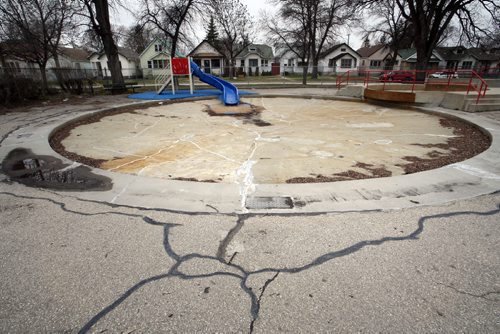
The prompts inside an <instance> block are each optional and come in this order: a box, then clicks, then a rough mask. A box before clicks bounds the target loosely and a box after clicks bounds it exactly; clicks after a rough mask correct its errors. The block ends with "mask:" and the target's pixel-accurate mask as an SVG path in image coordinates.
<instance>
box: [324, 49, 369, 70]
mask: <svg viewBox="0 0 500 334" xmlns="http://www.w3.org/2000/svg"><path fill="white" fill-rule="evenodd" d="M360 60H361V56H360V55H359V53H357V52H356V51H355V50H354V49H353V48H351V47H350V46H349V45H347V44H346V43H342V44H337V45H334V46H332V47H331V48H329V49H328V50H326V51H324V52H322V53H321V55H320V60H319V62H318V67H319V69H318V70H319V72H323V73H329V72H330V73H344V72H347V71H349V70H355V69H357V68H358V66H359V63H360Z"/></svg>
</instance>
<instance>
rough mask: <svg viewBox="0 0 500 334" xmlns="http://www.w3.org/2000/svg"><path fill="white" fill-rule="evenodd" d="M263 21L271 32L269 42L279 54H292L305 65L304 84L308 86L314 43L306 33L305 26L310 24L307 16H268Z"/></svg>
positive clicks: (303, 69)
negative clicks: (312, 45)
mask: <svg viewBox="0 0 500 334" xmlns="http://www.w3.org/2000/svg"><path fill="white" fill-rule="evenodd" d="M262 21H263V22H264V25H265V26H266V28H267V31H268V32H269V34H268V40H269V41H270V42H271V43H272V44H273V45H274V46H275V48H276V50H277V52H279V53H282V54H284V53H287V52H291V53H292V54H294V55H295V56H296V57H297V58H298V59H300V60H301V62H302V64H303V65H304V66H303V67H302V84H304V85H305V84H307V70H308V67H309V58H310V55H311V53H310V51H311V44H312V43H311V40H310V39H309V36H308V34H305V33H304V31H305V26H307V25H308V24H309V22H308V20H307V18H306V17H305V15H304V16H301V17H299V18H295V17H292V16H287V17H283V18H280V16H277V15H275V16H273V17H269V16H267V15H266V16H265V17H263V20H262ZM298 22H300V23H301V24H298Z"/></svg>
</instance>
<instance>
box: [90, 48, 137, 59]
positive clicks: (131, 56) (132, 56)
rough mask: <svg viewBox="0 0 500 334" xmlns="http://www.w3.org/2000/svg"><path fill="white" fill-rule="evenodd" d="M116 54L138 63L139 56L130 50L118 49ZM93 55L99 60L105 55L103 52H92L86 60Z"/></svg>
mask: <svg viewBox="0 0 500 334" xmlns="http://www.w3.org/2000/svg"><path fill="white" fill-rule="evenodd" d="M118 53H119V54H121V55H122V56H124V57H125V58H127V59H128V60H133V61H139V55H138V54H137V52H135V51H134V50H132V49H129V48H122V47H118ZM95 54H96V55H98V56H99V57H98V58H101V57H102V56H104V55H105V54H106V53H105V52H104V51H101V52H93V53H91V54H90V55H89V56H88V58H90V57H92V56H93V55H95Z"/></svg>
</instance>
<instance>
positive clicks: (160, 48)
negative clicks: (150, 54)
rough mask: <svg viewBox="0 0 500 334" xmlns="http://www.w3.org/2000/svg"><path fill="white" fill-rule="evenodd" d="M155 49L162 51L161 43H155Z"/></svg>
mask: <svg viewBox="0 0 500 334" xmlns="http://www.w3.org/2000/svg"><path fill="white" fill-rule="evenodd" d="M155 51H156V52H161V51H163V45H161V44H155Z"/></svg>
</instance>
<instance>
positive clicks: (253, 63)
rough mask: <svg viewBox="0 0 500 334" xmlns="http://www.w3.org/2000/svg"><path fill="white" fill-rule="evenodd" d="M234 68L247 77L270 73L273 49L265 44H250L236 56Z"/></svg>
mask: <svg viewBox="0 0 500 334" xmlns="http://www.w3.org/2000/svg"><path fill="white" fill-rule="evenodd" d="M235 58H236V66H238V67H240V68H242V69H243V71H244V72H245V73H246V74H247V75H249V74H250V73H252V74H256V73H259V74H262V72H271V64H272V62H273V59H274V55H273V49H272V48H271V47H270V46H269V45H265V44H250V45H249V46H247V47H246V48H244V49H243V50H241V51H240V53H238V54H237V55H236V57H235Z"/></svg>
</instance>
